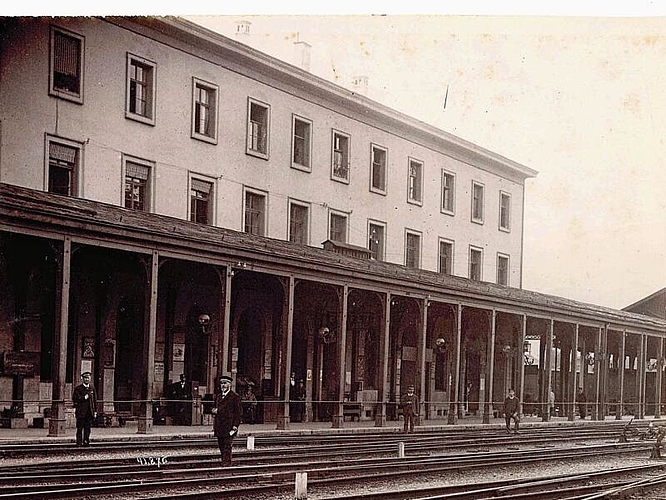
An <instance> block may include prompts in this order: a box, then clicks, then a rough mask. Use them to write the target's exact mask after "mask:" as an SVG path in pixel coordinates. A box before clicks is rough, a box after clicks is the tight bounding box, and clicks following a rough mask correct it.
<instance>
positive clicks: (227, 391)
mask: <svg viewBox="0 0 666 500" xmlns="http://www.w3.org/2000/svg"><path fill="white" fill-rule="evenodd" d="M213 414H214V415H215V421H214V423H213V435H214V436H215V437H217V444H218V446H219V447H220V454H221V455H222V466H223V467H227V466H230V465H231V443H232V442H233V440H234V437H236V434H238V426H239V425H240V423H241V418H242V416H243V404H242V402H241V397H240V396H239V395H238V394H236V393H235V392H234V391H232V390H231V377H227V376H226V375H223V376H221V377H220V392H218V393H217V394H216V395H215V408H213Z"/></svg>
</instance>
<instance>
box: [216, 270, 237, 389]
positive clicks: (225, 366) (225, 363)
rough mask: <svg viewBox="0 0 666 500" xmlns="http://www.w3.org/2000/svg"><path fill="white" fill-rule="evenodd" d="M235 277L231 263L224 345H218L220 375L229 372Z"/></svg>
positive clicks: (225, 305)
mask: <svg viewBox="0 0 666 500" xmlns="http://www.w3.org/2000/svg"><path fill="white" fill-rule="evenodd" d="M233 277H234V270H233V268H232V267H231V265H228V266H227V279H226V280H225V283H224V319H223V330H222V345H221V346H219V347H218V349H219V350H220V357H221V360H220V361H221V362H219V363H218V367H219V370H220V371H219V372H218V377H219V376H220V375H227V374H229V346H230V344H231V332H230V329H231V281H232V278H233Z"/></svg>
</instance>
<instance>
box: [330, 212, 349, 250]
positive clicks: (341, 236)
mask: <svg viewBox="0 0 666 500" xmlns="http://www.w3.org/2000/svg"><path fill="white" fill-rule="evenodd" d="M328 227H329V231H328V239H330V240H331V241H337V242H338V243H347V216H346V215H345V214H341V213H333V212H331V214H330V217H329V224H328Z"/></svg>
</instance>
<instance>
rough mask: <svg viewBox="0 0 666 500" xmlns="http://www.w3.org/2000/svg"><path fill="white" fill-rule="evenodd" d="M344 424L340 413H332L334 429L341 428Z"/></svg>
mask: <svg viewBox="0 0 666 500" xmlns="http://www.w3.org/2000/svg"><path fill="white" fill-rule="evenodd" d="M344 426H345V418H344V417H343V416H342V415H333V425H332V427H333V428H334V429H342V428H343V427H344Z"/></svg>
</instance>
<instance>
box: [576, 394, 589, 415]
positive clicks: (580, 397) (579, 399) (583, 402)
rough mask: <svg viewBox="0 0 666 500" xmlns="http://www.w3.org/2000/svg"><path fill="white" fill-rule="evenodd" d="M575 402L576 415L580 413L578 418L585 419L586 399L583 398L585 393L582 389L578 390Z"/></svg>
mask: <svg viewBox="0 0 666 500" xmlns="http://www.w3.org/2000/svg"><path fill="white" fill-rule="evenodd" d="M576 402H577V403H578V413H580V418H582V419H585V417H587V398H586V397H585V392H584V391H583V388H582V387H579V388H578V394H576Z"/></svg>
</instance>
